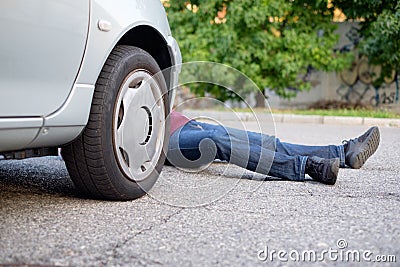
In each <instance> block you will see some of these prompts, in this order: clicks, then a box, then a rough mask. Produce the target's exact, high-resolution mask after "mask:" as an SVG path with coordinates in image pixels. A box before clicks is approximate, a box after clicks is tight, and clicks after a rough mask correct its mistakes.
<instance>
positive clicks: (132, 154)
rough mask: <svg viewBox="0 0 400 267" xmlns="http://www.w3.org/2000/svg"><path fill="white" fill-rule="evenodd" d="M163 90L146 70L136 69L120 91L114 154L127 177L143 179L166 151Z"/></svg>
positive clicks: (116, 106)
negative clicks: (163, 151) (164, 146)
mask: <svg viewBox="0 0 400 267" xmlns="http://www.w3.org/2000/svg"><path fill="white" fill-rule="evenodd" d="M161 92H162V90H161V88H160V86H159V84H158V83H157V81H156V79H154V78H152V76H151V74H150V73H149V72H147V71H146V70H135V71H133V72H131V73H130V74H129V75H127V77H126V78H125V80H124V82H123V83H122V86H121V88H120V90H119V93H118V97H117V102H116V105H115V109H114V114H113V144H114V153H115V155H116V159H117V162H118V165H119V167H120V169H121V170H122V171H123V173H124V174H125V176H126V177H128V178H129V179H131V180H133V181H136V182H139V181H142V180H144V179H146V177H148V175H149V174H150V173H151V172H152V171H153V170H154V168H155V166H156V165H157V162H158V160H159V158H160V156H161V152H162V150H163V144H164V137H165V107H164V101H163V99H162V93H161Z"/></svg>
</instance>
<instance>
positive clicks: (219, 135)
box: [167, 121, 345, 181]
mask: <svg viewBox="0 0 400 267" xmlns="http://www.w3.org/2000/svg"><path fill="white" fill-rule="evenodd" d="M309 156H317V157H321V158H339V159H340V166H341V167H344V166H345V160H344V148H343V146H342V145H338V146H336V145H328V146H305V145H297V144H290V143H284V142H281V141H280V140H279V139H278V138H275V137H274V136H269V135H265V134H261V133H256V132H249V131H243V130H239V129H234V128H229V127H224V126H221V125H213V124H208V123H202V122H197V121H190V122H188V123H187V124H185V125H184V126H182V127H181V128H180V129H178V130H176V131H175V132H174V133H173V134H172V135H171V137H170V143H169V148H168V154H167V158H168V161H169V162H170V163H171V164H172V165H175V166H177V167H181V168H199V167H201V166H203V165H206V164H208V163H210V162H212V161H213V160H215V159H218V160H222V161H227V162H230V163H232V164H235V165H237V166H240V167H242V168H246V169H247V170H250V171H253V172H257V173H261V174H266V175H270V176H274V177H279V178H283V179H288V180H295V181H304V177H305V165H306V161H307V158H308V157H309Z"/></svg>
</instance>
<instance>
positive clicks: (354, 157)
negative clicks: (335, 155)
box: [343, 127, 380, 169]
mask: <svg viewBox="0 0 400 267" xmlns="http://www.w3.org/2000/svg"><path fill="white" fill-rule="evenodd" d="M379 139H380V133H379V129H378V127H371V128H370V129H369V130H368V131H366V132H365V133H364V134H363V135H361V136H360V137H358V138H355V139H350V140H348V141H347V140H345V141H343V145H344V153H345V163H346V165H348V166H349V167H351V168H353V169H359V168H361V167H362V166H363V165H364V163H365V162H366V161H367V159H368V158H369V157H371V155H372V154H374V153H375V151H376V149H377V148H378V146H379Z"/></svg>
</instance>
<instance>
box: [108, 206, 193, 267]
mask: <svg viewBox="0 0 400 267" xmlns="http://www.w3.org/2000/svg"><path fill="white" fill-rule="evenodd" d="M185 209H186V208H180V209H179V210H177V211H175V212H173V213H171V214H169V215H167V216H165V217H164V218H162V219H161V220H160V221H159V223H153V224H151V225H150V226H149V227H146V228H142V229H140V230H139V231H138V232H136V233H134V234H133V235H131V236H130V237H128V238H126V239H125V240H123V241H122V242H118V243H117V244H116V245H115V246H114V247H113V249H112V253H110V254H111V255H112V256H111V258H112V260H114V259H117V258H118V254H119V252H118V250H119V249H122V248H123V247H125V246H126V245H127V244H128V243H129V242H130V241H132V240H134V239H135V238H136V237H138V236H139V235H142V234H144V233H146V232H149V231H151V230H153V229H154V228H155V227H156V226H161V225H163V224H166V223H168V222H169V221H170V220H171V219H172V218H173V217H175V216H177V215H179V214H180V213H181V212H182V211H183V210H185ZM130 257H132V258H134V259H136V260H139V261H140V262H143V265H148V264H152V265H163V263H162V262H159V261H155V260H151V259H147V258H143V257H140V256H138V255H132V254H131V255H130ZM105 265H106V266H109V265H110V260H109V259H107V262H106V263H105Z"/></svg>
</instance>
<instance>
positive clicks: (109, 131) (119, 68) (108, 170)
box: [62, 46, 169, 200]
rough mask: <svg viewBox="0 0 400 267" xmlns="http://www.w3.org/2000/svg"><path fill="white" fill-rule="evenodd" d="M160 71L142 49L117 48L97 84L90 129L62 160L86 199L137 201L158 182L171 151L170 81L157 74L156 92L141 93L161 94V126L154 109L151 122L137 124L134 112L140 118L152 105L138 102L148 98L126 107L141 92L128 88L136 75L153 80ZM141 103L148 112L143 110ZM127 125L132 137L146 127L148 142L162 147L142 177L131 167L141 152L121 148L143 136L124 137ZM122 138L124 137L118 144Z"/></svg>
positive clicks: (64, 151)
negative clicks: (127, 101) (168, 84)
mask: <svg viewBox="0 0 400 267" xmlns="http://www.w3.org/2000/svg"><path fill="white" fill-rule="evenodd" d="M159 71H160V68H159V66H158V64H157V62H156V61H155V60H154V59H153V57H152V56H151V55H150V54H148V53H147V52H146V51H144V50H142V49H140V48H137V47H131V46H117V47H116V48H115V49H114V50H113V51H112V52H111V54H110V56H109V57H108V59H107V61H106V63H105V65H104V67H103V69H102V71H101V73H100V75H99V78H98V80H97V82H96V87H95V92H94V96H93V101H92V106H91V111H90V116H89V121H88V124H87V126H86V128H85V130H84V131H83V133H82V134H81V135H80V137H78V138H77V139H76V140H75V141H73V142H72V143H70V144H69V145H67V146H65V147H63V149H62V156H63V158H64V160H65V163H66V166H67V169H68V172H69V174H70V177H71V179H72V181H73V182H74V184H75V186H76V187H77V189H79V190H80V191H81V192H82V193H83V194H84V195H85V196H87V197H90V198H96V199H109V200H131V199H135V198H138V197H141V196H143V195H144V194H146V192H147V191H148V190H150V189H151V188H152V186H153V185H154V183H155V182H156V180H157V178H158V176H159V174H160V172H161V169H162V166H163V164H164V161H165V151H166V148H167V146H168V140H169V136H168V133H167V132H166V131H168V129H169V127H168V125H166V124H167V123H166V118H167V117H168V112H169V98H168V94H167V86H166V83H165V80H164V78H163V77H162V75H157V76H156V77H155V79H153V81H154V83H155V84H154V86H153V85H152V86H151V87H149V88H151V90H150V89H149V90H150V91H149V90H147V89H146V88H144V89H140V90H142V91H140V92H144V95H145V97H144V98H145V99H150V98H151V96H150V97H147V95H150V94H151V95H154V96H153V97H154V99H157V98H156V96H155V94H156V93H159V94H160V97H159V98H158V99H157V101H158V102H157V105H158V106H157V108H158V109H157V112H158V113H160V114H161V115H159V116H158V117H154V118H159V120H158V121H160V122H157V123H154V122H152V112H153V110H152V109H151V107H149V108H146V109H145V111H146V112H147V113H148V118H147V121H146V122H144V120H143V119H141V120H139V121H140V123H139V122H138V125H137V126H136V125H133V124H132V123H136V117H135V116H136V115H133V113H134V114H139V113H140V112H142V111H143V110H142V109H143V108H144V107H145V106H146V104H143V106H142V104H141V103H139V102H137V101H138V99H139V101H142V100H140V99H141V98H140V97H141V96H142V94H143V93H141V94H139V95H136V93H135V96H134V97H131V96H129V97H130V98H129V100H130V101H131V102H130V103H134V104H132V105H129V107H125V106H124V103H125V102H124V101H126V100H125V97H127V96H128V94H132V93H129V92H131V90H136V88H137V87H131V85H130V84H127V83H129V82H130V80H129V79H134V77H136V76H138V77H139V78H138V79H140V77H141V76H143V77H147V74H148V75H149V76H153V75H154V74H156V73H159ZM135 75H136V76H135ZM135 79H136V78H135ZM143 80H144V78H143ZM132 81H133V80H132ZM132 83H133V82H132ZM141 85H142V82H140V83H138V84H137V86H139V87H140V86H141ZM154 88H155V89H154ZM158 91H160V92H158ZM149 92H150V93H149ZM122 94H124V95H122ZM135 97H136V98H135ZM143 101H144V100H143ZM149 102H151V101H149ZM137 104H140V106H142V107H139V106H137ZM135 105H136V106H137V107H136V106H135ZM131 106H132V107H131ZM117 109H118V110H117ZM154 110H155V109H154ZM131 111H132V112H133V113H132V112H131ZM128 112H129V113H128ZM135 112H136V113H135ZM137 112H139V113H137ZM125 113H126V114H125ZM142 113H143V112H142ZM142 113H140V115H142ZM158 113H157V114H158ZM143 114H145V113H143ZM143 116H146V115H143ZM125 117H126V118H125ZM124 120H125V121H124ZM123 121H124V128H123V129H121V133H119V130H120V129H119V127H120V125H121V124H122V122H123ZM128 122H129V123H128ZM144 123H145V124H144ZM146 123H147V124H146ZM152 123H154V124H157V125H161V124H160V123H162V124H163V126H164V131H162V130H160V129H161V128H159V127H157V129H155V130H154V129H153V124H152ZM125 124H126V125H128V126H131V127H130V128H132V133H133V132H134V131H136V132H138V131H139V130H137V129H141V128H142V126H144V128H145V129H143V132H144V133H145V134H148V135H147V138H146V140H149V138H150V141H151V144H152V143H154V142H156V144H158V146H157V149H156V148H154V150H155V151H156V152H154V156H153V155H152V154H151V155H150V156H152V158H151V162H150V161H146V162H145V163H146V164H148V165H146V167H144V165H141V166H140V169H138V168H135V172H136V171H137V173H136V174H137V175H136V176H135V172H134V171H132V169H133V168H134V167H131V166H130V162H131V161H134V163H135V164H137V162H135V160H136V159H135V158H136V155H139V154H137V153H136V152H135V157H132V155H133V154H134V153H132V152H131V153H130V154H129V153H127V152H126V151H125V150H124V148H121V147H119V145H120V144H119V141H117V140H122V141H121V143H123V142H125V140H128V139H134V141H137V140H139V138H141V137H136V136H135V137H134V138H128V135H127V134H125V135H124V133H129V131H128V130H126V128H125V127H127V126H126V125H125ZM132 126H134V127H132ZM146 127H147V128H146ZM121 128H122V127H121ZM133 128H136V129H133ZM127 131H128V132H127ZM157 131H159V132H157ZM117 135H118V137H123V138H120V139H118V137H116V136H117ZM149 136H150V137H149ZM125 137H126V138H125ZM154 138H156V139H154ZM153 140H156V141H153ZM161 142H162V143H161ZM127 143H128V144H131V143H133V142H132V141H131V140H129V142H127ZM123 144H125V143H123ZM143 144H144V145H143ZM143 144H142V143H140V144H136V143H135V146H136V145H143V146H147V145H150V144H149V143H143ZM159 146H161V148H159ZM118 148H119V149H118ZM132 149H133V148H132ZM160 149H161V150H162V151H161V152H159V150H160ZM152 150H153V149H151V151H152ZM140 151H146V157H149V158H150V156H149V153H148V148H147V147H144V148H142V147H141V150H140ZM152 153H153V152H152ZM158 153H160V154H158ZM128 154H129V155H128ZM129 156H130V157H129ZM132 159H133V160H132ZM140 160H142V159H140ZM140 160H138V161H140ZM139 164H140V162H139ZM131 165H134V164H131ZM124 168H125V169H124ZM138 177H140V179H139V178H138Z"/></svg>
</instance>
